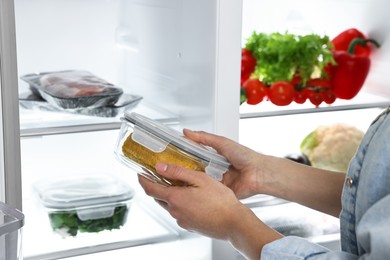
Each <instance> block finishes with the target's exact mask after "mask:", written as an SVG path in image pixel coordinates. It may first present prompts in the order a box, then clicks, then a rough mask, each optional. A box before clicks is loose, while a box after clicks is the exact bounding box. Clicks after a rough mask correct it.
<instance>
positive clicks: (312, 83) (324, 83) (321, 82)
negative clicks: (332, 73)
mask: <svg viewBox="0 0 390 260" xmlns="http://www.w3.org/2000/svg"><path fill="white" fill-rule="evenodd" d="M306 86H307V87H316V88H330V79H321V78H315V79H311V80H309V81H308V82H307V83H306Z"/></svg>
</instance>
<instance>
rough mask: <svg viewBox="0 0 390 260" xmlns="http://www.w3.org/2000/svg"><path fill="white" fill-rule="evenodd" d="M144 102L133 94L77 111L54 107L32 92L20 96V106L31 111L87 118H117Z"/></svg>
mask: <svg viewBox="0 0 390 260" xmlns="http://www.w3.org/2000/svg"><path fill="white" fill-rule="evenodd" d="M141 100H142V97H141V96H138V95H132V94H126V93H125V94H123V95H121V97H120V98H119V99H118V101H117V102H116V103H115V104H113V105H108V106H103V107H87V108H75V109H63V108H59V107H57V106H53V105H51V104H50V103H48V102H47V101H46V100H45V99H43V98H42V97H41V96H39V95H36V94H35V93H34V92H32V91H27V92H24V93H21V94H19V104H20V106H21V107H22V108H25V109H30V110H34V109H35V110H40V111H50V112H68V113H73V114H81V115H87V116H98V117H115V116H117V115H118V114H122V113H123V112H124V111H125V110H128V109H132V108H134V107H136V106H137V105H138V104H139V102H140V101H141Z"/></svg>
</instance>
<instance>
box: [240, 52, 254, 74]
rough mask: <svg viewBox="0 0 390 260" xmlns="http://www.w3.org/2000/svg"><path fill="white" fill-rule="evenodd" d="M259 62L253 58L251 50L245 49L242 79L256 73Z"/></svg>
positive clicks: (242, 55) (242, 57)
mask: <svg viewBox="0 0 390 260" xmlns="http://www.w3.org/2000/svg"><path fill="white" fill-rule="evenodd" d="M256 64H257V61H256V58H255V57H253V55H252V53H251V52H250V50H248V49H245V48H243V49H242V50H241V77H242V76H243V75H248V77H249V76H250V75H251V74H252V72H254V71H255V67H256Z"/></svg>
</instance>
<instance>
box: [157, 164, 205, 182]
mask: <svg viewBox="0 0 390 260" xmlns="http://www.w3.org/2000/svg"><path fill="white" fill-rule="evenodd" d="M155 168H156V171H157V173H158V174H159V175H160V176H161V177H163V178H165V179H168V180H169V181H171V182H172V183H173V184H174V185H194V184H195V183H196V182H197V178H196V177H197V175H199V173H201V172H197V171H193V170H189V169H187V168H185V167H182V166H180V165H176V164H169V163H164V162H159V163H157V164H156V167H155Z"/></svg>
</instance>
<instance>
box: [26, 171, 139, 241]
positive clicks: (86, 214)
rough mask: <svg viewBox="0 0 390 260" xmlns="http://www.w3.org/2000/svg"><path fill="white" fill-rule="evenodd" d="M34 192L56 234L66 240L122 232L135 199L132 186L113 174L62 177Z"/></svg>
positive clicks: (35, 185)
mask: <svg viewBox="0 0 390 260" xmlns="http://www.w3.org/2000/svg"><path fill="white" fill-rule="evenodd" d="M33 189H34V193H35V195H36V196H37V198H38V200H39V202H40V204H41V205H42V206H43V207H44V208H45V210H46V211H47V213H48V216H49V220H50V224H51V227H52V229H53V231H54V232H55V233H58V234H60V235H61V236H63V237H68V236H73V237H74V236H77V234H78V233H79V232H88V233H92V232H100V231H103V230H113V229H119V228H121V227H122V226H123V225H124V224H125V223H126V220H127V215H128V212H129V210H130V206H131V202H132V199H133V197H134V190H133V189H132V188H131V187H130V186H129V185H127V184H126V183H125V182H124V181H122V180H120V179H119V178H116V177H115V176H113V175H109V174H82V175H69V176H60V177H55V178H51V179H45V180H43V181H40V182H37V183H35V184H34V185H33Z"/></svg>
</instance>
